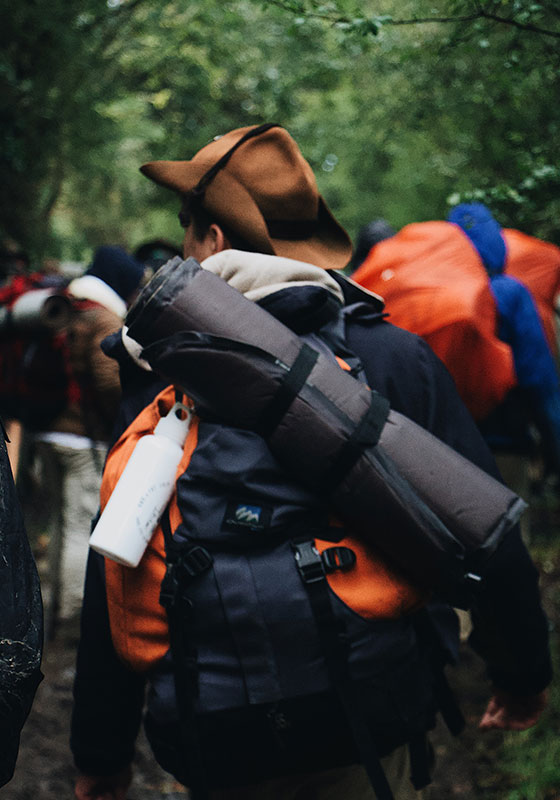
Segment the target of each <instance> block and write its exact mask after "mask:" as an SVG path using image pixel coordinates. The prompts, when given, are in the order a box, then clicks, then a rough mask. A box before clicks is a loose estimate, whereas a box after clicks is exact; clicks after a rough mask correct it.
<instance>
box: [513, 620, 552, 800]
mask: <svg viewBox="0 0 560 800" xmlns="http://www.w3.org/2000/svg"><path fill="white" fill-rule="evenodd" d="M552 646H553V648H554V653H555V659H554V661H555V672H556V674H558V668H559V667H560V660H559V658H558V647H559V642H558V635H555V636H553V638H552ZM559 726H560V685H558V683H557V682H556V684H553V685H552V686H551V688H550V695H549V707H548V709H547V710H546V711H545V713H544V715H543V717H542V719H541V720H540V721H539V723H538V725H537V726H535V727H534V728H530V729H529V730H528V731H523V732H522V733H510V734H508V735H507V736H506V737H505V741H504V745H503V748H502V756H501V759H500V770H501V771H502V772H503V773H504V774H505V776H507V778H508V780H509V782H510V785H511V786H512V788H511V789H510V790H509V791H508V793H507V795H505V797H506V800H555V798H557V797H558V792H560V738H559V737H558V730H559Z"/></svg>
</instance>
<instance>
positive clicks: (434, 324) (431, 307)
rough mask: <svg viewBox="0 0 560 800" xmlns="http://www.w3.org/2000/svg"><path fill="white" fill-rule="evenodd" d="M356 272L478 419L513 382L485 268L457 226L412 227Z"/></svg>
mask: <svg viewBox="0 0 560 800" xmlns="http://www.w3.org/2000/svg"><path fill="white" fill-rule="evenodd" d="M352 277H353V279H354V280H355V281H357V282H358V283H360V284H361V285H362V286H364V287H365V288H366V289H370V290H371V291H374V292H377V293H378V294H380V295H381V296H382V297H384V299H385V302H386V304H387V310H388V311H389V314H390V321H391V322H392V323H394V324H395V325H398V326H399V327H401V328H405V329H406V330H409V331H412V332H413V333H416V334H418V335H419V336H421V337H422V338H423V339H424V340H425V341H426V342H427V343H428V344H429V345H430V347H431V348H432V349H433V350H434V352H435V353H436V354H437V355H438V356H439V358H441V360H442V361H443V363H444V364H445V365H446V367H447V368H448V370H449V372H450V373H451V375H452V376H453V379H454V380H455V383H456V386H457V389H458V392H459V394H460V395H461V397H462V399H463V401H464V402H465V404H466V405H467V407H468V408H469V410H470V412H471V414H472V415H473V416H474V417H475V419H483V418H484V417H486V416H487V415H488V414H489V413H490V411H492V409H494V408H495V407H496V406H497V405H498V404H499V403H500V402H501V401H502V400H503V399H504V398H505V396H506V394H507V393H508V392H509V390H510V389H512V388H513V387H514V386H515V384H516V379H515V371H514V366H513V356H512V353H511V349H510V348H509V346H508V345H506V344H505V343H504V342H502V341H500V339H498V337H497V335H496V331H497V311H496V304H495V302H494V298H493V296H492V293H491V291H490V287H489V283H488V276H487V274H486V270H485V269H484V267H483V265H482V263H481V261H480V258H479V256H478V254H477V253H476V251H475V249H474V247H473V246H472V245H471V244H470V242H469V240H468V238H467V237H466V235H465V234H464V233H463V232H462V231H461V230H460V229H459V228H458V227H457V226H456V225H453V224H452V223H449V222H439V221H436V222H419V223H413V224H411V225H407V226H405V227H404V228H403V229H402V230H401V231H399V233H397V234H396V235H395V236H392V237H391V238H390V239H385V240H384V241H382V242H380V243H379V244H377V245H376V246H375V247H374V248H373V249H372V250H371V251H370V253H369V255H368V257H367V258H366V260H365V261H364V263H363V264H362V265H361V266H360V267H359V268H358V269H357V271H356V272H355V273H354V275H353V276H352Z"/></svg>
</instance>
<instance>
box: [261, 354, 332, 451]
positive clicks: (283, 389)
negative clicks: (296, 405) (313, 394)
mask: <svg viewBox="0 0 560 800" xmlns="http://www.w3.org/2000/svg"><path fill="white" fill-rule="evenodd" d="M318 358H319V353H318V352H317V351H316V350H314V349H313V348H312V347H309V345H308V344H304V345H302V348H301V350H300V351H299V353H298V354H297V356H296V359H295V361H294V363H293V364H292V366H291V367H290V369H289V370H288V372H286V375H285V376H284V379H283V380H282V383H281V384H280V386H279V388H278V391H277V392H276V394H275V395H274V397H273V398H272V400H271V402H270V404H269V405H268V406H267V407H266V408H265V410H264V412H263V414H262V416H261V419H260V424H259V431H260V433H261V436H264V437H265V439H266V438H267V437H269V436H271V435H272V434H273V433H274V431H275V430H276V428H277V426H278V424H279V423H280V421H281V419H282V417H283V416H284V414H285V413H286V411H287V410H288V408H289V407H290V406H291V404H292V403H293V401H294V399H295V398H296V396H297V395H298V394H299V392H300V391H301V390H302V388H303V386H304V384H305V381H306V380H307V378H308V377H309V375H310V374H311V370H312V369H313V367H314V366H315V364H316V362H317V359H318Z"/></svg>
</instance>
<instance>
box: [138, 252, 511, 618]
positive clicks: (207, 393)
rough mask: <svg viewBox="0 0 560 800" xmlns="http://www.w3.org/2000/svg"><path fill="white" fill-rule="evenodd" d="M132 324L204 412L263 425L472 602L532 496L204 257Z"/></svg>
mask: <svg viewBox="0 0 560 800" xmlns="http://www.w3.org/2000/svg"><path fill="white" fill-rule="evenodd" d="M126 324H127V326H128V334H129V335H130V336H131V337H132V339H134V340H135V341H137V342H138V343H140V344H141V345H142V347H143V351H142V357H143V358H145V359H146V360H147V361H148V363H149V364H150V365H151V366H152V368H153V369H154V371H155V372H157V373H158V374H160V375H161V376H163V377H165V378H166V379H168V380H170V381H171V382H173V383H175V384H176V385H178V386H181V387H182V388H183V389H184V390H185V391H186V393H187V394H188V395H189V396H190V397H191V398H192V399H193V400H194V402H195V404H196V407H197V412H198V413H199V414H200V415H201V417H203V418H204V417H207V418H208V417H211V418H212V419H215V420H217V421H220V422H222V423H224V424H228V425H232V426H234V427H240V428H245V429H248V430H252V431H256V432H258V433H260V434H261V435H263V436H264V437H265V438H266V440H267V442H268V445H269V447H270V450H271V451H272V453H273V454H274V455H275V457H276V458H277V459H278V461H279V462H280V463H281V464H282V465H283V466H284V467H285V468H286V469H287V470H288V471H289V472H290V474H291V475H293V476H294V477H295V478H296V479H298V480H301V482H302V483H304V484H305V485H307V486H309V487H311V488H313V489H314V490H315V491H316V492H318V493H319V494H321V495H322V496H324V497H325V499H326V500H328V502H329V503H330V504H331V506H332V507H333V509H334V510H335V511H336V512H337V513H338V514H339V515H340V516H341V517H342V518H343V519H344V520H345V523H346V524H347V525H348V526H349V527H350V528H351V529H352V530H353V531H354V532H356V534H358V535H360V537H361V538H363V540H364V541H366V542H369V543H371V544H372V545H373V546H374V547H376V548H378V549H379V550H381V551H382V552H383V553H384V554H385V555H386V556H387V557H388V558H389V559H390V560H391V561H392V562H393V564H395V566H397V567H398V568H400V569H401V570H402V571H403V573H405V574H406V575H407V576H408V577H409V578H411V579H412V580H414V581H415V582H417V583H418V584H419V585H421V586H423V587H425V588H428V589H432V590H436V591H437V592H438V593H439V594H441V595H442V596H443V597H445V598H446V599H447V600H448V601H449V602H452V603H453V604H455V605H458V606H467V605H468V604H469V602H470V596H471V589H472V585H474V584H476V583H477V581H478V579H479V577H480V574H481V573H482V572H483V567H484V563H485V561H486V560H487V559H488V558H489V556H490V555H492V553H493V552H494V551H495V550H496V548H497V547H498V546H499V544H500V543H501V541H502V540H503V538H504V536H505V535H506V534H507V532H508V531H509V530H511V528H512V527H513V526H514V525H515V523H516V522H517V521H518V519H519V517H520V515H521V513H522V511H523V510H524V508H525V503H524V502H523V501H522V500H521V499H520V498H519V497H517V495H515V494H514V493H513V492H511V491H510V490H509V489H508V488H507V487H505V486H503V485H502V484H501V483H500V482H499V481H497V480H495V479H494V478H492V477H491V476H489V475H487V474H486V473H485V472H483V471H482V470H481V469H479V468H478V467H476V466H475V465H474V464H472V463H471V462H470V461H468V460H467V459H465V458H464V457H463V456H461V455H459V454H458V453H456V452H455V451H454V450H453V449H452V448H450V447H448V446H447V445H446V444H444V443H443V442H441V441H440V440H439V439H437V438H436V437H435V436H433V435H432V434H430V433H429V432H428V431H426V430H424V429H423V428H421V427H420V426H418V425H416V423H414V422H413V421H412V420H410V419H408V418H407V417H405V416H403V415H402V414H399V413H398V412H396V411H393V410H391V409H390V407H389V403H388V401H387V400H386V399H385V398H384V397H382V396H381V395H380V394H379V393H377V392H374V391H371V390H370V389H369V388H368V387H367V386H365V385H364V384H363V383H360V382H359V381H357V380H356V379H355V378H353V377H352V376H351V375H350V374H349V373H348V372H346V371H344V370H342V369H341V368H340V367H339V366H338V365H337V363H336V361H335V360H334V358H333V356H332V354H330V352H326V353H324V352H319V351H318V350H316V349H315V348H314V347H310V346H309V345H308V344H305V343H303V342H302V340H301V339H300V338H299V337H298V336H297V335H296V334H295V333H293V332H292V331H291V330H290V329H289V328H287V327H286V326H284V325H283V324H282V323H281V322H279V321H278V320H277V319H275V318H274V317H273V316H272V315H271V314H269V313H268V312H267V311H265V310H264V309H262V308H261V307H260V306H258V305H257V304H256V303H253V302H252V301H250V300H247V299H246V298H245V297H243V295H242V294H240V293H239V292H238V291H237V290H236V289H233V288H232V287H231V286H229V285H228V284H227V283H225V282H224V281H223V280H222V279H221V278H219V277H218V276H216V275H214V274H213V273H211V272H208V271H206V270H204V269H202V268H201V267H200V265H199V264H198V262H196V261H195V260H194V259H188V260H187V261H181V259H179V258H177V259H173V260H172V261H171V262H168V263H167V264H166V265H165V266H164V267H162V268H161V269H160V270H159V271H158V273H157V274H156V275H155V276H154V278H153V279H152V281H150V283H149V284H148V285H147V286H146V287H145V288H144V290H143V291H142V293H141V295H140V296H139V298H138V299H137V301H136V303H135V304H134V306H133V307H132V308H131V309H130V311H129V313H128V316H127V319H126Z"/></svg>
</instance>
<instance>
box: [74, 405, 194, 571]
mask: <svg viewBox="0 0 560 800" xmlns="http://www.w3.org/2000/svg"><path fill="white" fill-rule="evenodd" d="M191 416H192V415H191V411H190V409H189V408H187V406H185V405H183V404H182V403H175V405H174V406H173V408H172V409H171V411H170V412H169V413H168V414H167V415H166V416H165V417H162V418H161V419H160V421H159V422H158V423H157V425H156V427H155V428H154V432H153V433H152V434H148V435H146V436H142V438H141V439H140V440H139V441H138V443H137V444H136V447H135V448H134V450H133V452H132V455H131V456H130V458H129V460H128V463H127V465H126V467H125V468H124V470H123V473H122V475H121V476H120V478H119V480H118V482H117V485H116V486H115V488H114V489H113V492H112V494H111V496H110V498H109V501H108V503H107V505H106V506H105V508H104V509H103V513H102V514H101V517H100V518H99V521H98V522H97V525H96V526H95V528H94V531H93V533H92V534H91V538H90V540H89V544H90V547H92V548H93V549H94V550H96V551H97V552H98V553H101V555H103V556H107V558H110V559H112V560H113V561H116V562H117V563H119V564H124V565H125V566H127V567H137V566H138V564H139V563H140V559H141V558H142V556H143V555H144V551H145V549H146V547H147V546H148V542H149V541H150V539H151V538H152V536H153V534H154V531H155V529H156V527H157V524H158V522H159V519H160V517H161V515H162V513H163V511H164V509H165V507H166V506H167V504H168V503H169V500H170V499H171V495H172V494H173V489H174V487H175V475H176V473H177V467H178V466H179V462H180V461H181V458H182V456H183V446H184V444H185V439H186V437H187V433H188V430H189V425H190V421H191Z"/></svg>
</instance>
